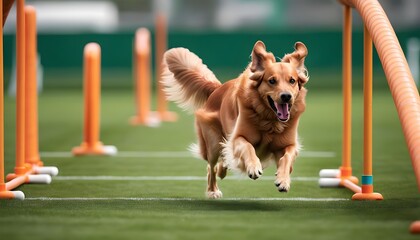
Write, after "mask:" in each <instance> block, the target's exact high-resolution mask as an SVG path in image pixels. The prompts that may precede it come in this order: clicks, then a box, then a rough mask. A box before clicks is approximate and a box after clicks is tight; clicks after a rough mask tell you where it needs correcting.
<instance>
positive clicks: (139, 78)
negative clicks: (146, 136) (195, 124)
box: [129, 13, 178, 127]
mask: <svg viewBox="0 0 420 240" xmlns="http://www.w3.org/2000/svg"><path fill="white" fill-rule="evenodd" d="M167 34H168V33H167V23H166V18H165V15H164V14H162V13H158V14H156V19H155V60H156V62H155V65H156V73H155V79H156V95H157V111H156V112H154V111H150V99H151V94H150V92H151V84H150V76H151V74H150V69H151V68H150V53H151V47H150V45H151V44H150V32H149V31H148V30H147V29H146V28H140V29H138V30H137V31H136V34H135V38H134V47H133V49H134V53H133V67H134V69H133V73H134V85H135V87H134V89H135V101H136V102H135V105H136V115H135V116H133V117H131V118H130V120H129V121H130V123H131V124H132V125H145V126H149V127H157V126H159V125H160V123H161V122H174V121H176V120H177V119H178V115H177V114H176V113H175V112H171V111H168V106H167V105H168V103H167V101H166V96H165V92H164V90H163V85H162V83H161V81H160V80H161V75H162V60H163V55H164V54H165V51H166V49H167Z"/></svg>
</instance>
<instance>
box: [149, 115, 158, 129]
mask: <svg viewBox="0 0 420 240" xmlns="http://www.w3.org/2000/svg"><path fill="white" fill-rule="evenodd" d="M146 121H147V122H146V125H147V126H148V127H154V128H156V127H159V126H160V124H161V122H162V121H161V120H160V118H159V117H158V116H150V117H149V118H147V120H146Z"/></svg>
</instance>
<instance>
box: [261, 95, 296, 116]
mask: <svg viewBox="0 0 420 240" xmlns="http://www.w3.org/2000/svg"><path fill="white" fill-rule="evenodd" d="M267 98H268V102H269V103H270V106H271V108H272V109H273V110H274V112H275V113H276V116H277V118H278V119H279V120H280V121H282V122H287V120H289V116H290V108H291V104H290V103H277V102H275V101H274V100H273V99H272V98H271V97H270V96H268V97H267Z"/></svg>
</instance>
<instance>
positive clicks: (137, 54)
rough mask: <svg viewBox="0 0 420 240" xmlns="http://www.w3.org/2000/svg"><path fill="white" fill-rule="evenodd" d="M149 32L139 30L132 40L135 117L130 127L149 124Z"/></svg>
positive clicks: (143, 29) (132, 118) (142, 29)
mask: <svg viewBox="0 0 420 240" xmlns="http://www.w3.org/2000/svg"><path fill="white" fill-rule="evenodd" d="M150 52H151V51H150V31H149V30H148V29H147V28H140V29H138V30H137V31H136V35H135V39H134V56H133V57H134V59H133V60H134V86H135V105H136V115H135V116H133V117H131V118H130V123H131V124H132V125H148V124H150V121H151V120H150V117H151V112H150V97H151V96H150V90H151V89H150V54H151V53H150Z"/></svg>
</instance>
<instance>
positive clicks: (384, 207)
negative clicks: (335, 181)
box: [0, 80, 420, 240]
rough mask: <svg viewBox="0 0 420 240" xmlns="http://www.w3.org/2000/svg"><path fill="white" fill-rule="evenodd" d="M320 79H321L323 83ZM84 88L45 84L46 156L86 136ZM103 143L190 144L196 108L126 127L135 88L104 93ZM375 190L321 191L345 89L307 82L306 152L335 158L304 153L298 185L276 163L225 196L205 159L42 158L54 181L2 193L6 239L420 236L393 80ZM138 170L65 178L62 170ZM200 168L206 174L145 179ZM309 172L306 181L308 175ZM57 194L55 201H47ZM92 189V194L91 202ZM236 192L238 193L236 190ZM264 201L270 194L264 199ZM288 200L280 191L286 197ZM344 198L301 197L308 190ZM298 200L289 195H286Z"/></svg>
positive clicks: (226, 183)
mask: <svg viewBox="0 0 420 240" xmlns="http://www.w3.org/2000/svg"><path fill="white" fill-rule="evenodd" d="M314 81H315V80H314ZM82 98H83V94H82V91H81V90H77V89H72V90H67V91H66V90H59V89H55V88H54V89H46V90H45V91H44V92H43V93H42V94H41V95H40V97H39V138H40V142H39V144H40V152H41V154H48V153H52V152H64V153H70V151H71V149H72V148H73V147H75V146H77V145H79V144H80V143H81V141H82V123H83V120H82V114H83V101H82ZM101 100H102V101H101V141H102V142H103V143H104V144H106V145H115V146H116V147H117V148H118V150H119V151H120V152H172V151H177V152H178V151H186V149H187V148H188V145H189V144H190V143H192V142H194V141H195V135H194V129H193V117H192V116H191V115H188V114H187V113H185V112H180V111H179V109H178V108H176V107H175V106H174V105H172V104H171V105H170V108H171V109H172V110H174V111H177V112H178V114H179V120H178V121H177V122H175V123H163V124H162V125H161V126H160V127H158V128H148V127H142V126H137V127H133V126H130V125H129V124H128V119H129V117H130V116H132V115H133V114H134V100H133V92H132V91H131V90H128V89H126V90H124V89H120V90H115V91H112V90H106V91H103V92H102V99H101ZM362 105H363V104H362V92H361V91H360V90H355V92H354V98H353V151H352V156H353V158H352V159H353V170H354V175H355V176H357V177H359V178H360V176H361V174H362V153H363V149H362V146H363V137H362V136H363V132H362V131H363V130H362V129H363V125H362V124H363V116H362ZM14 106H15V100H14V99H13V98H6V99H5V158H6V172H7V173H10V172H12V171H13V167H14V158H15V152H14V151H15V150H14V149H15V137H14V135H15V111H14ZM373 118H374V120H373V121H374V122H373V127H374V128H373V139H374V143H373V154H374V156H373V159H374V164H373V165H374V168H373V169H374V181H375V182H374V184H375V191H378V192H380V193H381V194H382V195H383V196H384V200H383V201H374V202H369V201H362V202H357V201H351V200H349V199H350V198H351V196H352V193H351V192H350V191H349V190H347V189H326V188H319V187H318V183H317V180H316V179H317V176H318V172H319V170H320V169H323V168H337V167H339V166H340V162H341V153H340V151H341V126H342V100H341V90H340V89H329V90H320V89H310V91H309V94H308V97H307V111H306V112H305V114H304V115H303V117H302V120H301V123H300V129H299V133H300V138H301V141H302V143H303V145H304V151H316V152H330V153H333V154H334V156H333V157H325V158H319V157H305V156H302V157H300V158H298V159H297V161H296V164H295V166H294V172H293V174H292V178H294V179H295V180H293V179H292V187H291V191H290V192H289V193H279V192H278V191H277V190H276V188H275V186H274V169H273V167H270V168H268V169H266V170H265V171H264V175H263V176H264V178H263V179H260V180H257V181H253V180H250V179H248V178H246V177H244V178H243V179H240V180H238V179H236V178H232V177H231V176H233V175H232V174H231V173H229V176H230V177H231V178H229V179H226V180H223V181H219V186H220V188H221V190H222V192H223V194H224V199H221V200H207V199H205V195H204V192H205V187H206V181H205V180H204V177H205V175H206V164H205V162H204V161H203V160H197V159H194V158H193V157H161V158H159V157H158V158H151V157H127V156H125V157H123V156H118V155H117V156H114V157H77V158H74V157H43V159H42V160H43V161H44V163H45V165H49V166H57V167H58V168H59V170H60V174H59V176H57V177H55V178H53V181H52V183H51V184H50V185H35V184H28V185H23V186H21V187H19V190H21V191H23V192H24V193H25V195H26V200H24V201H18V200H0V236H1V238H2V239H6V238H8V239H203V240H204V239H418V236H413V235H411V234H410V233H409V231H408V228H409V225H410V223H411V222H412V221H414V220H417V219H420V204H419V200H420V198H419V194H418V189H417V186H416V180H415V176H414V172H413V169H412V166H411V161H410V158H409V155H408V151H407V147H406V145H405V141H404V137H403V134H402V130H401V127H400V123H399V120H398V117H397V113H396V110H395V106H394V104H393V102H392V98H391V95H390V93H389V91H388V89H379V90H375V92H374V110H373ZM78 176H86V177H95V176H96V177H98V176H113V177H133V178H132V179H131V180H130V179H128V180H127V179H126V180H124V179H119V180H98V179H97V180H95V179H93V180H92V179H91V180H77V179H71V180H66V179H65V178H64V177H78ZM159 176H178V177H182V176H193V177H202V178H203V179H198V180H192V181H187V180H172V181H170V180H160V181H157V180H144V179H143V180H141V179H139V177H159ZM302 177H305V178H308V179H309V180H308V181H302V180H299V178H302ZM46 198H49V199H50V200H46ZM85 198H93V199H91V200H86V199H85ZM235 198H239V199H235ZM261 198H265V199H266V200H261ZM277 198H281V199H277ZM322 198H333V199H344V200H339V201H322V200H320V201H304V200H303V199H322ZM287 199H289V200H287Z"/></svg>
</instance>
